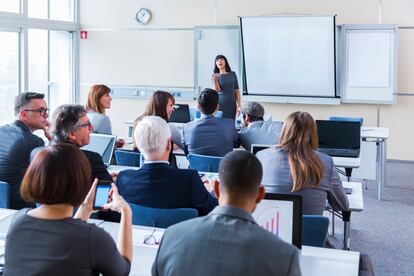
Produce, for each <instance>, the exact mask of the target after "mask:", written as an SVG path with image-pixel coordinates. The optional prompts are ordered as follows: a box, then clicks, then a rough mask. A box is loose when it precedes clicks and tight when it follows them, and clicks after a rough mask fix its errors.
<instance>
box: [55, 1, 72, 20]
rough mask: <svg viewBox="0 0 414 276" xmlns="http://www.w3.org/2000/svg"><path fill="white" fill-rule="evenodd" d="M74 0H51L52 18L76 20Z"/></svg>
mask: <svg viewBox="0 0 414 276" xmlns="http://www.w3.org/2000/svg"><path fill="white" fill-rule="evenodd" d="M73 12H74V3H73V0H50V19H53V20H63V21H74V18H73Z"/></svg>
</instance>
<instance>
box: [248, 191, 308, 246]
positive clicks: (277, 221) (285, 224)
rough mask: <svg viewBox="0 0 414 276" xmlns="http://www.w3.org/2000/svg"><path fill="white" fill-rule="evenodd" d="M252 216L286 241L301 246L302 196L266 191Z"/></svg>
mask: <svg viewBox="0 0 414 276" xmlns="http://www.w3.org/2000/svg"><path fill="white" fill-rule="evenodd" d="M253 218H254V219H255V221H256V222H257V224H258V225H260V226H261V227H263V228H264V229H266V230H267V231H269V232H271V233H273V234H274V235H276V236H278V237H279V238H281V239H282V240H284V241H285V242H287V243H290V244H293V245H295V246H296V247H297V248H299V249H300V248H302V197H301V196H300V195H295V194H277V193H270V192H266V196H265V198H264V199H263V200H262V201H261V202H260V203H259V204H257V207H256V210H255V211H254V212H253Z"/></svg>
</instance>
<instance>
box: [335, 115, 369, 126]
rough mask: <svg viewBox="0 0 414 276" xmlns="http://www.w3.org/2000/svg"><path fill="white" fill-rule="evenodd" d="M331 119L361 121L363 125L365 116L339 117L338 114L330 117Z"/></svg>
mask: <svg viewBox="0 0 414 276" xmlns="http://www.w3.org/2000/svg"><path fill="white" fill-rule="evenodd" d="M329 121H341V122H359V124H360V125H361V126H362V124H363V123H364V118H362V117H337V116H331V117H329Z"/></svg>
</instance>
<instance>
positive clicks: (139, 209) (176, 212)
mask: <svg viewBox="0 0 414 276" xmlns="http://www.w3.org/2000/svg"><path fill="white" fill-rule="evenodd" d="M129 205H130V206H131V209H132V224H134V225H142V226H151V227H159V228H167V227H168V226H170V225H173V224H176V223H179V222H181V221H184V220H188V219H192V218H196V217H197V216H198V212H197V210H196V209H192V208H177V209H161V208H151V207H144V206H140V205H138V204H134V203H129Z"/></svg>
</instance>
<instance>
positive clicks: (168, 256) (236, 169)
mask: <svg viewBox="0 0 414 276" xmlns="http://www.w3.org/2000/svg"><path fill="white" fill-rule="evenodd" d="M219 178H220V183H218V182H215V184H214V192H215V194H216V197H217V198H218V200H219V205H220V206H218V207H216V208H215V209H214V210H213V211H212V212H211V213H210V214H209V215H207V216H206V217H203V218H196V219H191V220H187V221H185V222H182V223H178V224H176V225H173V226H171V227H169V228H168V229H167V230H166V231H165V233H164V237H163V239H162V243H161V245H160V247H159V248H158V253H157V257H156V259H155V262H154V264H153V267H152V275H166V274H168V275H300V267H299V257H298V250H297V249H296V248H295V247H293V246H292V245H290V244H288V243H286V242H284V241H282V240H281V239H279V238H278V237H277V236H275V235H274V234H272V233H271V232H268V231H267V230H265V229H263V228H262V227H260V226H259V225H257V223H256V222H255V221H254V219H253V217H252V215H251V213H252V212H253V211H254V209H255V208H256V205H257V204H258V203H259V202H260V201H261V200H262V199H263V197H264V194H265V190H264V187H263V186H260V183H261V180H262V166H261V164H260V162H259V160H258V159H257V158H256V157H255V156H254V155H253V154H251V153H249V152H247V151H240V150H237V151H233V152H231V153H229V154H227V155H226V156H224V158H223V160H222V161H221V163H220V168H219Z"/></svg>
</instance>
